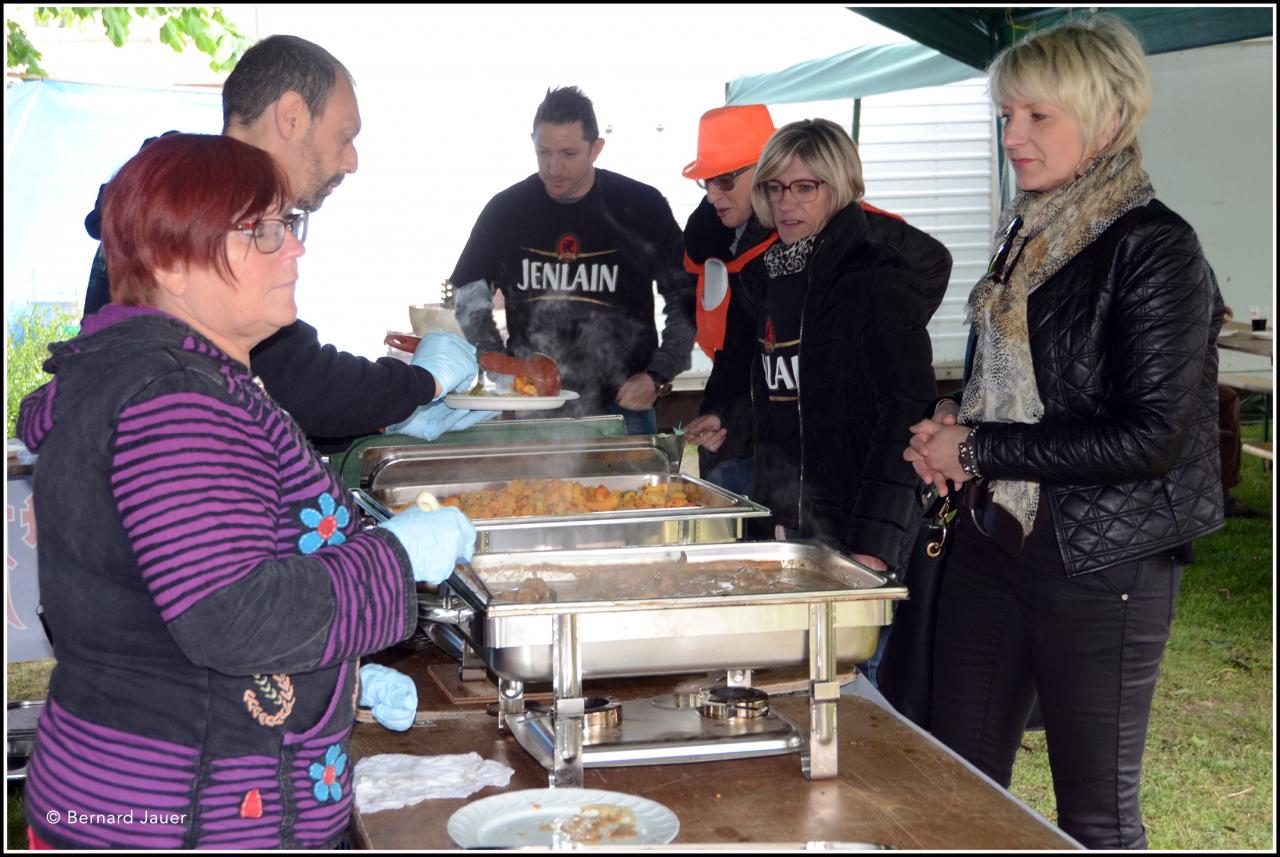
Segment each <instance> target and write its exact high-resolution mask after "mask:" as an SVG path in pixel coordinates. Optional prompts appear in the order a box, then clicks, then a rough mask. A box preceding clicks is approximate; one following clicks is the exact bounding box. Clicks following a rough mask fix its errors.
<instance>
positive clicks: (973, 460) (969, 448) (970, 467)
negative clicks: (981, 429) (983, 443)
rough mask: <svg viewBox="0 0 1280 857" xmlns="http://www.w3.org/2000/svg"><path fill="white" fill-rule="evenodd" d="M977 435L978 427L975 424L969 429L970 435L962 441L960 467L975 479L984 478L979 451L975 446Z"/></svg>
mask: <svg viewBox="0 0 1280 857" xmlns="http://www.w3.org/2000/svg"><path fill="white" fill-rule="evenodd" d="M977 436H978V427H977V426H974V427H973V428H971V429H969V436H968V437H966V438H965V439H964V440H962V441H960V455H959V458H960V469H961V470H963V471H964V472H965V474H966V475H968V476H969V477H971V478H973V479H981V478H982V473H981V472H980V471H979V470H978V451H977V449H976V446H975V439H976V438H977Z"/></svg>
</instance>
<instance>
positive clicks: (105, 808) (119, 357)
mask: <svg viewBox="0 0 1280 857" xmlns="http://www.w3.org/2000/svg"><path fill="white" fill-rule="evenodd" d="M46 368H47V369H48V370H49V371H51V372H52V374H53V375H54V378H53V380H52V381H51V382H49V383H48V384H46V385H45V386H44V387H42V388H40V389H39V390H37V391H36V392H34V393H32V394H31V395H30V396H28V397H27V398H26V399H25V400H24V401H23V403H22V409H21V413H20V419H19V436H20V437H21V438H22V440H23V441H24V442H25V443H26V444H27V446H28V447H29V448H31V449H32V450H35V451H37V452H38V453H39V458H38V461H37V465H36V474H35V483H34V490H33V493H34V496H35V505H36V517H37V518H38V519H39V520H40V540H39V545H38V551H39V560H40V590H41V600H42V603H43V605H44V608H45V613H46V617H47V619H48V622H49V626H50V630H51V632H52V636H53V645H54V653H55V654H56V656H57V659H58V664H57V667H56V668H55V670H54V674H53V677H52V679H51V682H50V691H49V703H48V705H47V706H46V710H45V712H44V714H43V716H42V717H41V720H40V724H39V728H38V731H37V737H36V747H35V750H34V752H33V754H32V758H31V763H30V766H29V768H28V781H27V800H26V806H27V817H28V822H29V823H30V824H31V825H32V827H33V828H34V829H35V830H36V832H37V833H38V835H39V836H40V837H41V838H43V839H45V840H46V841H47V842H49V843H50V844H52V845H54V846H57V847H67V848H70V847H125V848H148V847H150V848H198V847H206V848H226V849H249V848H279V847H285V848H288V847H293V848H299V847H300V848H308V847H310V848H318V847H324V846H326V845H331V844H332V843H333V842H334V840H335V839H336V838H337V837H338V836H340V835H341V834H342V832H343V831H344V830H345V828H346V826H347V823H348V821H349V817H350V811H351V800H352V785H351V776H352V770H351V767H352V766H351V764H350V762H349V760H348V757H347V745H348V739H349V736H350V732H351V726H352V723H353V721H354V714H355V704H356V697H357V692H358V688H357V686H356V682H357V673H356V669H355V663H354V661H355V659H356V658H358V657H359V656H361V655H364V654H368V653H371V652H375V651H378V650H380V649H383V648H385V647H387V646H388V645H391V644H393V643H395V642H398V641H399V640H402V639H404V638H406V637H407V636H408V635H409V634H410V633H411V632H412V630H413V626H414V623H415V620H416V599H415V594H414V593H415V590H414V583H413V577H412V572H411V569H410V564H409V560H408V557H407V555H406V554H405V552H404V549H403V548H402V547H401V545H400V543H399V542H398V541H397V540H396V538H395V537H394V536H392V535H391V534H390V533H388V532H387V531H385V530H379V529H375V530H369V531H364V532H362V531H360V530H359V527H358V520H359V516H358V514H357V512H356V510H355V509H354V507H353V506H352V505H351V504H350V503H349V501H348V499H347V496H346V492H345V491H344V490H343V489H342V486H341V484H340V482H339V481H338V480H337V479H336V478H335V477H334V475H333V474H332V473H331V472H330V471H329V470H328V469H327V468H325V467H324V466H323V464H322V463H321V461H320V460H319V458H318V457H317V455H316V454H315V452H314V450H313V449H312V448H311V447H310V445H309V444H308V443H307V441H306V440H305V438H304V437H303V435H302V433H301V431H300V430H299V429H298V427H297V426H296V425H295V424H294V422H293V421H292V420H291V419H290V418H289V416H288V415H287V414H285V413H284V412H283V411H282V410H280V409H279V408H278V407H277V406H276V405H275V404H274V403H273V402H272V401H271V399H270V398H269V397H268V396H267V395H266V394H265V393H264V392H263V391H262V389H261V387H260V386H259V385H258V384H256V383H255V381H254V379H253V378H252V377H251V376H250V374H249V372H248V370H247V369H246V368H245V367H244V366H243V365H241V364H239V363H236V362H235V361H233V360H231V359H230V358H228V357H227V356H225V355H223V354H222V353H221V352H220V351H219V350H218V349H217V348H216V347H215V346H213V345H212V344H211V343H210V342H209V341H208V340H206V339H205V338H203V337H202V336H200V335H199V334H197V333H196V332H195V331H193V330H191V329H190V328H188V327H187V326H186V325H184V324H182V323H181V322H179V321H178V320H177V319H174V318H172V317H170V316H168V315H165V314H163V313H160V312H157V311H155V310H148V309H126V308H122V307H118V306H114V305H111V306H108V307H106V308H105V309H103V310H102V311H101V312H99V313H98V314H96V315H94V316H90V317H88V318H86V319H85V321H84V324H83V325H82V332H81V335H80V336H78V337H77V338H76V339H74V340H72V341H70V342H67V343H62V344H60V345H58V346H56V347H55V348H54V349H53V356H52V358H51V359H50V361H49V363H48V364H47V366H46ZM338 392H339V391H335V394H336V393H338ZM54 819H56V821H55V820H54Z"/></svg>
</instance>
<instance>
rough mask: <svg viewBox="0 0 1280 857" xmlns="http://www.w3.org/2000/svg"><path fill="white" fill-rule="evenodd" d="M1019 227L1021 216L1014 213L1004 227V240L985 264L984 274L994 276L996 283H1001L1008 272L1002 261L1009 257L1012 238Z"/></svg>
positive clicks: (1016, 234)
mask: <svg viewBox="0 0 1280 857" xmlns="http://www.w3.org/2000/svg"><path fill="white" fill-rule="evenodd" d="M1021 228H1022V216H1021V215H1014V218H1013V220H1010V221H1009V225H1008V226H1006V227H1005V229H1004V240H1003V241H1001V242H1000V246H999V247H997V248H996V252H995V253H994V254H992V256H991V262H990V263H989V264H988V265H987V274H986V275H987V276H988V277H994V278H995V281H996V282H997V283H1003V282H1004V281H1005V277H1006V276H1008V274H1009V272H1008V271H1006V270H1004V263H1005V261H1006V260H1007V259H1008V258H1009V251H1010V250H1011V249H1013V239H1014V238H1016V237H1017V236H1018V230H1019V229H1021ZM1015 261H1016V260H1015Z"/></svg>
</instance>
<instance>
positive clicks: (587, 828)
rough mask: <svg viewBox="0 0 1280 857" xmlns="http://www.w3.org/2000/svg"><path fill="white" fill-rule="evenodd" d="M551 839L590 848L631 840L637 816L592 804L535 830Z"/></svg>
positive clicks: (603, 805)
mask: <svg viewBox="0 0 1280 857" xmlns="http://www.w3.org/2000/svg"><path fill="white" fill-rule="evenodd" d="M538 830H540V831H542V832H543V833H550V834H551V835H552V837H553V838H554V839H557V840H560V841H564V842H575V843H581V844H585V845H591V844H595V843H600V842H608V841H611V840H612V841H616V840H621V839H634V838H635V836H636V815H635V813H634V812H632V811H631V810H629V809H627V808H626V807H625V806H618V805H617V804H611V803H593V804H588V805H587V806H584V807H582V808H581V809H580V810H579V811H578V813H577V814H576V815H570V816H560V817H557V818H556V819H554V820H553V821H548V822H546V823H545V824H543V825H541V826H539V827H538Z"/></svg>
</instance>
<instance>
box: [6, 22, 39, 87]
mask: <svg viewBox="0 0 1280 857" xmlns="http://www.w3.org/2000/svg"><path fill="white" fill-rule="evenodd" d="M6 23H8V25H9V38H8V40H7V41H6V42H5V48H6V51H5V53H6V57H5V61H6V62H7V63H8V65H7V67H8V68H10V69H17V68H19V67H21V68H23V69H25V73H26V74H29V75H32V76H33V77H48V76H49V73H48V72H47V71H45V70H44V69H43V68H41V67H40V62H39V61H40V60H41V59H42V58H43V56H42V55H41V53H40V52H39V51H38V50H36V49H35V46H34V45H32V44H31V42H30V41H28V39H27V34H26V31H25V30H23V29H22V25H21V24H19V23H18V22H17V21H8V22H6Z"/></svg>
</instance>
